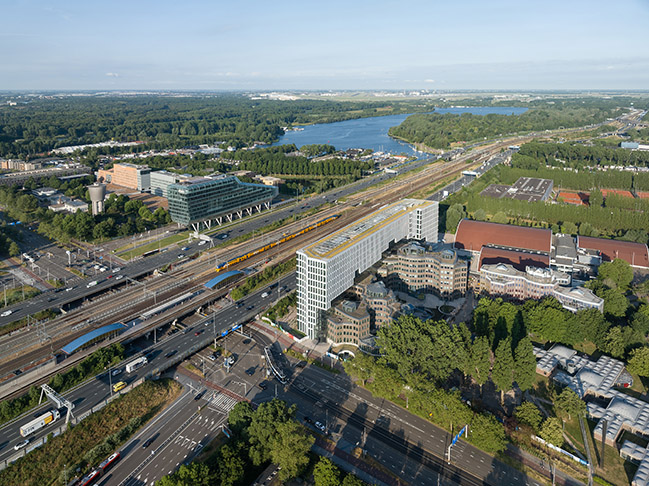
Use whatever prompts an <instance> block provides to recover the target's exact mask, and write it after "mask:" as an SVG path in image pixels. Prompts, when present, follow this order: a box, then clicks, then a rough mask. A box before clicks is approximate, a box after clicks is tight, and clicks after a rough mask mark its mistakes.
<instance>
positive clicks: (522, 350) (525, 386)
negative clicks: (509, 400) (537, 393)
mask: <svg viewBox="0 0 649 486" xmlns="http://www.w3.org/2000/svg"><path fill="white" fill-rule="evenodd" d="M514 363H515V367H514V378H515V380H516V384H517V385H518V387H519V388H520V389H521V390H523V391H525V390H529V389H530V388H532V385H533V384H534V378H535V377H536V357H535V356H534V347H533V346H532V341H530V338H528V337H524V338H523V339H521V341H520V342H519V343H518V346H516V350H515V351H514Z"/></svg>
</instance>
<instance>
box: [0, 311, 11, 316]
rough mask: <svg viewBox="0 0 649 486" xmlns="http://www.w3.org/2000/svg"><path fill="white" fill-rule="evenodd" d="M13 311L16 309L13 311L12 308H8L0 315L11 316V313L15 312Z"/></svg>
mask: <svg viewBox="0 0 649 486" xmlns="http://www.w3.org/2000/svg"><path fill="white" fill-rule="evenodd" d="M13 312H14V311H12V310H6V311H4V312H3V313H2V314H0V316H1V317H7V316H10V315H11V314H13Z"/></svg>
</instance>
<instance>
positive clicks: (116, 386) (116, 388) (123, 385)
mask: <svg viewBox="0 0 649 486" xmlns="http://www.w3.org/2000/svg"><path fill="white" fill-rule="evenodd" d="M124 388H126V382H125V381H120V382H119V383H115V384H114V385H113V393H117V392H118V391H120V390H123V389H124Z"/></svg>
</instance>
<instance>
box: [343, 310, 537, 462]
mask: <svg viewBox="0 0 649 486" xmlns="http://www.w3.org/2000/svg"><path fill="white" fill-rule="evenodd" d="M379 338H380V339H379V342H380V344H379V348H380V353H381V355H382V356H381V357H380V358H374V357H371V356H369V355H367V354H365V353H361V352H359V353H357V354H356V356H355V357H354V358H353V359H352V360H348V361H346V362H344V367H345V371H346V372H347V373H348V374H349V375H350V376H352V377H353V378H355V379H358V380H360V381H361V382H362V383H363V385H364V386H366V387H367V388H368V389H369V390H370V391H371V392H372V393H373V394H374V395H377V396H380V397H383V398H386V399H388V400H393V401H398V402H400V403H403V404H404V405H407V406H408V409H409V411H410V412H411V413H414V414H417V415H420V416H422V417H425V418H427V419H429V420H431V421H433V422H434V423H436V424H438V425H440V426H441V427H444V428H448V427H449V424H454V426H455V430H456V431H457V430H459V428H461V427H464V425H466V424H468V425H469V427H470V429H471V433H470V434H469V436H468V440H469V442H471V443H473V444H475V445H476V446H477V447H479V448H481V449H483V450H485V451H488V452H491V453H496V452H498V451H501V450H503V449H504V447H505V444H506V441H505V433H504V429H503V427H502V425H501V424H500V423H498V421H497V420H496V419H495V418H494V417H493V416H490V415H483V414H480V413H475V412H474V411H473V410H472V409H471V407H469V406H468V405H466V404H465V403H464V402H463V401H462V398H461V396H460V393H459V392H453V391H447V390H445V389H443V388H441V387H439V383H441V381H443V380H444V379H445V377H448V376H449V374H450V373H452V372H453V371H454V370H458V371H459V372H461V373H463V374H465V375H466V376H471V377H476V376H478V371H474V370H472V366H473V363H475V362H476V361H480V370H481V371H484V369H485V367H486V369H487V371H486V373H487V374H486V375H484V376H485V378H484V381H482V382H481V383H484V382H485V381H486V380H487V379H489V377H488V372H489V368H490V362H489V358H488V356H489V355H488V354H485V353H491V351H490V349H488V348H487V349H484V346H483V345H484V340H482V341H476V342H475V344H474V342H473V341H472V339H471V333H470V332H469V331H468V329H467V328H466V326H464V324H461V325H460V326H457V327H456V328H450V327H449V326H448V324H447V323H446V322H444V321H440V322H435V321H425V322H424V321H421V320H420V319H417V318H413V317H411V316H402V317H400V318H399V319H398V320H396V321H394V322H393V323H392V324H391V325H390V326H389V327H387V328H383V329H381V331H380V332H379ZM438 339H439V341H438ZM474 348H475V349H476V350H478V349H480V350H483V352H481V354H480V356H478V351H475V353H474ZM473 354H475V360H476V361H474V357H473ZM485 356H487V358H486V359H485ZM532 359H533V356H532ZM455 360H460V361H455Z"/></svg>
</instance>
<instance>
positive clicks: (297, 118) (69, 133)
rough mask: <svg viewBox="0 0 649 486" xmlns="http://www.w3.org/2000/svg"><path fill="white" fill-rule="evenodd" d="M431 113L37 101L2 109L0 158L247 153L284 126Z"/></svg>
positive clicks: (393, 105)
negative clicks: (210, 147) (94, 146)
mask: <svg viewBox="0 0 649 486" xmlns="http://www.w3.org/2000/svg"><path fill="white" fill-rule="evenodd" d="M430 109H431V107H430V106H423V105H422V103H421V102H419V103H414V102H398V101H394V100H391V101H389V102H384V101H376V102H361V101H358V102H336V101H319V100H296V101H292V102H290V103H288V102H285V101H276V100H252V99H250V98H249V97H248V96H245V95H239V94H220V95H197V96H187V97H174V96H153V95H152V96H135V97H133V96H129V97H126V96H105V97H98V96H87V97H63V98H49V99H32V100H30V101H27V102H25V101H21V102H20V103H19V104H18V105H17V106H9V105H6V104H5V105H2V106H0V156H2V157H19V156H20V157H24V156H28V155H35V154H38V153H43V152H47V151H49V150H52V149H54V148H57V147H62V146H69V145H80V144H90V143H99V142H105V141H108V140H117V141H135V140H141V141H145V142H146V146H147V148H160V149H161V148H180V147H184V146H187V145H196V144H202V143H208V144H212V143H216V142H225V143H228V144H231V145H235V146H243V145H245V144H249V143H252V142H254V141H261V142H266V143H270V142H273V141H276V140H277V139H278V138H279V136H280V135H282V134H283V131H282V127H284V126H291V125H295V124H307V123H326V122H334V121H341V120H347V119H351V118H361V117H367V116H376V115H391V114H397V113H409V112H413V111H427V110H430ZM141 149H142V148H140V149H139V150H141ZM135 150H138V149H135ZM101 152H102V151H101V150H97V151H94V154H95V155H96V154H97V153H101Z"/></svg>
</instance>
